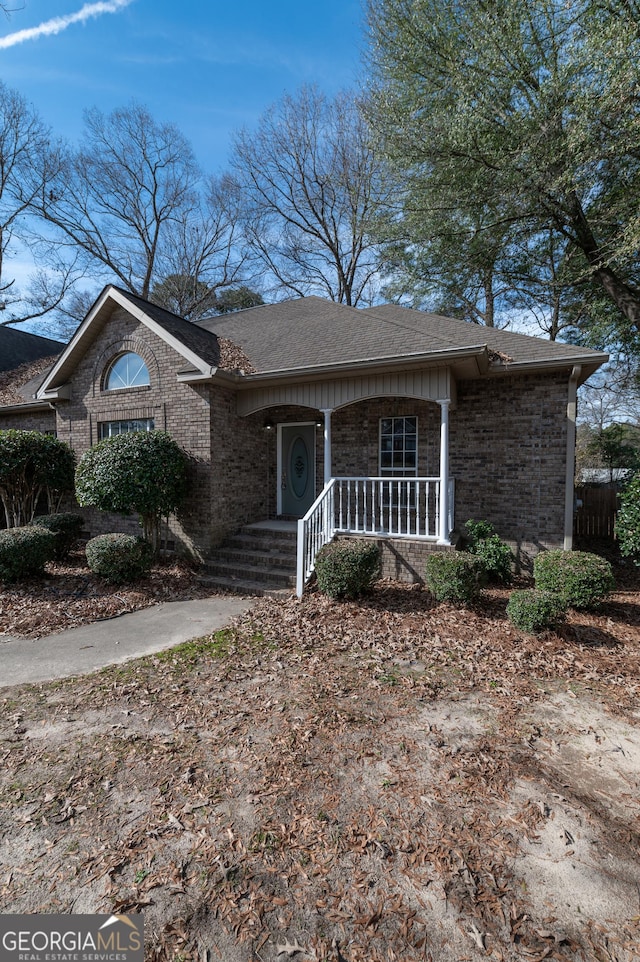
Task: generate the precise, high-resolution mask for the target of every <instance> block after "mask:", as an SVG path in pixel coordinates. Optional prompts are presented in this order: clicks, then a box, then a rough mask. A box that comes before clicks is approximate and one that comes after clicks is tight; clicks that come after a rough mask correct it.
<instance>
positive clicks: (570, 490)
mask: <svg viewBox="0 0 640 962" xmlns="http://www.w3.org/2000/svg"><path fill="white" fill-rule="evenodd" d="M581 373H582V368H581V366H580V365H579V364H576V365H575V367H574V368H573V370H572V371H571V376H570V377H569V397H568V399H567V460H566V475H565V495H564V550H565V551H572V550H573V510H574V501H575V473H576V414H577V407H578V402H577V398H578V379H579V377H580V374H581Z"/></svg>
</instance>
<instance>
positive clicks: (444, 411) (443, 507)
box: [438, 398, 451, 544]
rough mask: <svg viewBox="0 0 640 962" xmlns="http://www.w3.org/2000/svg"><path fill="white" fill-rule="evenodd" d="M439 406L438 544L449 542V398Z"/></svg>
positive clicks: (439, 402)
mask: <svg viewBox="0 0 640 962" xmlns="http://www.w3.org/2000/svg"><path fill="white" fill-rule="evenodd" d="M438 404H439V405H440V526H439V527H440V530H439V531H438V544H451V542H450V541H449V405H450V404H451V399H450V398H445V399H443V400H442V401H438Z"/></svg>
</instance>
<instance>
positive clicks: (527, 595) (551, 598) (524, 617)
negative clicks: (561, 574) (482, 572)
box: [507, 588, 566, 635]
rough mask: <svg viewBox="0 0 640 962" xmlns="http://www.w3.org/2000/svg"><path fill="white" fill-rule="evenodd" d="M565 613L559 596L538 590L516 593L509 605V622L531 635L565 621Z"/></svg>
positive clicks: (564, 606) (530, 589) (512, 595)
mask: <svg viewBox="0 0 640 962" xmlns="http://www.w3.org/2000/svg"><path fill="white" fill-rule="evenodd" d="M565 613H566V605H565V603H564V601H563V600H562V598H561V597H560V596H559V595H554V594H552V593H551V592H550V591H538V590H537V589H536V588H528V589H526V590H524V591H514V592H513V593H512V594H511V597H510V598H509V601H508V603H507V617H508V619H509V621H510V622H511V623H512V624H513V625H515V626H516V628H520V630H521V631H527V632H529V634H531V635H536V634H538V632H540V631H546V629H547V628H551V627H553V625H556V624H557V623H558V622H559V621H562V620H563V619H564V616H565Z"/></svg>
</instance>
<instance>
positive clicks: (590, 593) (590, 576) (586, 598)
mask: <svg viewBox="0 0 640 962" xmlns="http://www.w3.org/2000/svg"><path fill="white" fill-rule="evenodd" d="M533 577H534V581H535V585H536V588H538V589H539V590H540V591H550V592H552V593H553V594H556V595H559V596H560V597H561V598H562V600H563V601H564V603H565V605H567V606H568V607H571V608H578V609H581V608H596V607H597V606H598V605H599V604H600V602H602V601H603V600H604V599H605V598H606V596H607V595H608V594H609V592H610V591H612V590H613V589H614V588H615V578H614V577H613V571H612V568H611V565H610V563H609V562H608V561H607V560H606V559H605V558H601V557H600V555H597V554H591V553H590V552H588V551H562V550H560V549H554V550H552V551H542V552H540V554H538V555H537V556H536V557H535V559H534V562H533Z"/></svg>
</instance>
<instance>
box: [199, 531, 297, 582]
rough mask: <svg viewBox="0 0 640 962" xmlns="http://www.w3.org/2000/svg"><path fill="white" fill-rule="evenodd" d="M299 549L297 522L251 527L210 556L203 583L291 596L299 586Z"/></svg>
mask: <svg viewBox="0 0 640 962" xmlns="http://www.w3.org/2000/svg"><path fill="white" fill-rule="evenodd" d="M296 549H297V526H296V523H295V522H291V521H261V522H257V523H255V524H248V525H245V526H244V527H243V528H241V529H240V530H239V531H238V532H237V533H236V534H234V535H233V536H232V537H230V538H228V539H227V540H226V541H225V542H224V544H222V545H221V546H220V548H218V549H217V550H216V551H214V552H213V553H212V554H211V557H210V558H208V559H207V561H206V562H205V565H204V572H203V575H202V578H201V579H200V580H201V582H202V583H203V584H205V585H210V586H211V587H212V588H217V589H219V590H221V591H232V592H235V593H241V594H253V595H271V596H276V597H277V596H280V595H285V596H286V595H291V594H292V592H293V591H294V589H295V583H296Z"/></svg>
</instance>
